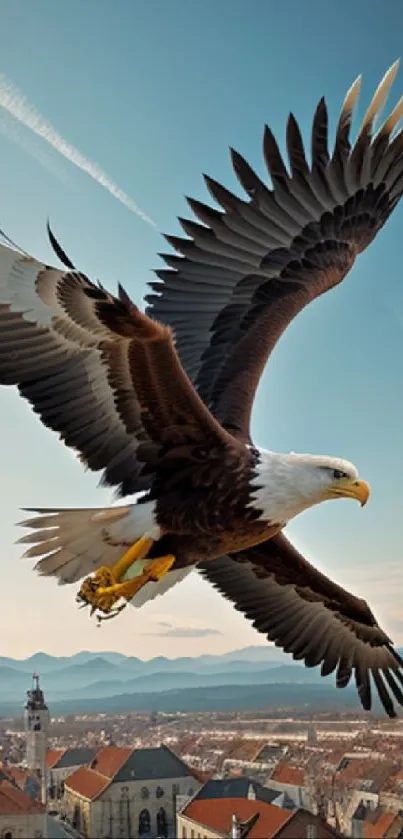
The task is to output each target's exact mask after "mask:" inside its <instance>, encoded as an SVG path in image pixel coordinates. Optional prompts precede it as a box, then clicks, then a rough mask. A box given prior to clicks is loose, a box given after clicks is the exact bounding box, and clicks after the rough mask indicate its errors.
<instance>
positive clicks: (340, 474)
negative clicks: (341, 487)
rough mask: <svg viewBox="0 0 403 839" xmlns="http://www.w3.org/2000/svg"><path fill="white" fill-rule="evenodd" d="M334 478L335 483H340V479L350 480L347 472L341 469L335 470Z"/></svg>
mask: <svg viewBox="0 0 403 839" xmlns="http://www.w3.org/2000/svg"><path fill="white" fill-rule="evenodd" d="M333 477H334V479H335V481H338V480H339V479H340V478H348V475H347V473H346V472H342V470H341V469H333Z"/></svg>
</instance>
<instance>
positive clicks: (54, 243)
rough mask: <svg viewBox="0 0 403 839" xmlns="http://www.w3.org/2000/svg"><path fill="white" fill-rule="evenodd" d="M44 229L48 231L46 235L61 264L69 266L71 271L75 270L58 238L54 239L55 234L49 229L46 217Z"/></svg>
mask: <svg viewBox="0 0 403 839" xmlns="http://www.w3.org/2000/svg"><path fill="white" fill-rule="evenodd" d="M46 230H47V233H48V236H49V241H50V244H51V246H52V248H53V250H54V252H55V254H56V256H57V258H58V259H60V262H61V263H62V264H63V265H65V266H66V268H70V269H71V270H72V271H75V270H76V267H75V265H73V263H72V261H71V259H69V257H68V256H67V254H66V252H65V251H64V250H63V248H62V246H61V245H60V244H59V242H58V240H57V239H56V236H55V235H54V233H53V231H52V229H51V226H50V221H49V219H47V222H46Z"/></svg>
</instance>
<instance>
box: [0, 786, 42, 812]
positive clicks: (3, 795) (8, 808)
mask: <svg viewBox="0 0 403 839" xmlns="http://www.w3.org/2000/svg"><path fill="white" fill-rule="evenodd" d="M44 810H45V808H44V806H43V804H40V803H39V801H34V800H33V798H30V796H29V795H26V793H25V792H23V791H22V790H21V789H18V787H15V786H14V785H13V784H11V783H10V781H0V815H1V816H14V815H17V814H19V813H43V812H44Z"/></svg>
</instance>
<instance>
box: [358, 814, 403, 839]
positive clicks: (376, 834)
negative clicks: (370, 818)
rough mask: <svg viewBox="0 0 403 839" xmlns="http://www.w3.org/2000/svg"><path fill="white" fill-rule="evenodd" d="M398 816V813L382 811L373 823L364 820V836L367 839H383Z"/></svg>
mask: <svg viewBox="0 0 403 839" xmlns="http://www.w3.org/2000/svg"><path fill="white" fill-rule="evenodd" d="M396 818H397V814H396V813H381V814H380V816H379V818H378V819H377V820H376V822H375V823H373V824H368V823H367V822H366V820H364V822H363V826H362V832H363V836H364V837H365V839H383V837H384V836H386V834H387V832H388V830H389V828H390V827H391V826H392V824H393V822H394V821H395V819H396Z"/></svg>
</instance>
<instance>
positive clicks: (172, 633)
mask: <svg viewBox="0 0 403 839" xmlns="http://www.w3.org/2000/svg"><path fill="white" fill-rule="evenodd" d="M158 624H159V626H162V627H165V626H167V627H171V628H170V629H165V630H164V629H162V630H161V632H147V633H146V634H147V635H152V636H154V637H158V638H207V637H208V636H210V635H222V632H220V630H219V629H213V628H212V627H210V626H207V627H205V628H204V629H199V628H196V627H192V626H172V624H166V623H165V622H163V621H158Z"/></svg>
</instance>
